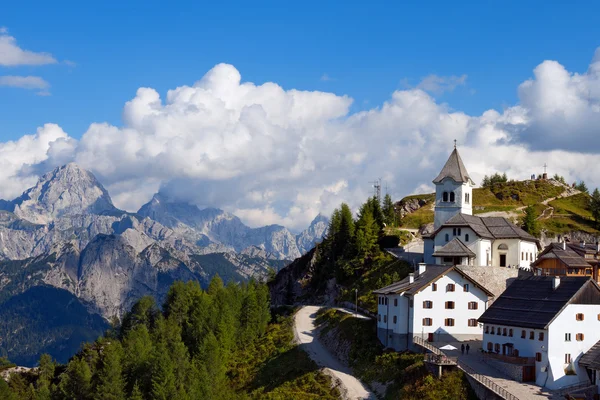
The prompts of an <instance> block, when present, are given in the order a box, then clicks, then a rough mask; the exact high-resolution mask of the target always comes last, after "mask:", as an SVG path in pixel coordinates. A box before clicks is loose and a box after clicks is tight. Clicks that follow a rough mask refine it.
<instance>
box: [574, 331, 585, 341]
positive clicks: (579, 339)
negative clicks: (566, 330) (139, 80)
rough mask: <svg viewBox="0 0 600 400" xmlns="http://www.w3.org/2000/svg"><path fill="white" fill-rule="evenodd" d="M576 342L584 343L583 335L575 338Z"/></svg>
mask: <svg viewBox="0 0 600 400" xmlns="http://www.w3.org/2000/svg"><path fill="white" fill-rule="evenodd" d="M575 340H577V341H578V342H583V333H578V334H577V335H576V336H575Z"/></svg>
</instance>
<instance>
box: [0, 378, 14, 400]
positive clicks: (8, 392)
mask: <svg viewBox="0 0 600 400" xmlns="http://www.w3.org/2000/svg"><path fill="white" fill-rule="evenodd" d="M0 399H6V400H17V399H18V398H17V395H16V394H15V393H14V392H13V391H12V389H11V388H10V387H9V386H8V383H6V381H5V380H4V379H2V378H0Z"/></svg>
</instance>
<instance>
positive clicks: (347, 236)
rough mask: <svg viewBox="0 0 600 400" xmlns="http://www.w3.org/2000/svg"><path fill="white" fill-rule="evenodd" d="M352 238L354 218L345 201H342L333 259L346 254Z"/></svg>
mask: <svg viewBox="0 0 600 400" xmlns="http://www.w3.org/2000/svg"><path fill="white" fill-rule="evenodd" d="M353 239H354V219H353V218H352V211H351V210H350V207H349V206H348V204H346V203H342V205H341V207H340V229H339V232H338V233H337V235H336V237H335V241H334V245H335V248H334V254H335V256H334V257H335V258H334V260H335V259H337V258H338V257H344V256H347V255H348V250H349V249H350V248H351V245H352V240H353Z"/></svg>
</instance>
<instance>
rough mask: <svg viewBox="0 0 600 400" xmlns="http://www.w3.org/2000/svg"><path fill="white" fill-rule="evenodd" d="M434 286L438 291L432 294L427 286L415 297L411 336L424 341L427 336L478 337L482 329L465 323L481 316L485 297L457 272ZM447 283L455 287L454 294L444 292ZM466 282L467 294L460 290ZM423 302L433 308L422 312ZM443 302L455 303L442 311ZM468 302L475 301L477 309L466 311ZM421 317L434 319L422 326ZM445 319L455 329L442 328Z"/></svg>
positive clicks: (443, 307) (430, 287)
mask: <svg viewBox="0 0 600 400" xmlns="http://www.w3.org/2000/svg"><path fill="white" fill-rule="evenodd" d="M435 283H437V291H435V292H434V291H432V286H431V284H429V285H428V286H427V287H426V288H425V289H423V290H422V291H420V292H419V293H417V294H416V295H415V296H414V297H415V299H414V305H413V308H412V312H413V315H414V318H412V325H411V329H410V331H411V333H412V334H413V335H421V334H422V335H423V336H424V338H425V339H427V336H428V334H429V333H440V332H442V333H447V334H450V335H481V333H482V328H481V327H480V326H479V324H477V326H475V327H469V326H468V320H469V319H471V318H474V319H477V318H479V317H480V316H481V314H483V312H484V311H485V309H486V304H487V300H488V297H487V295H486V294H485V293H484V292H483V291H482V290H481V289H479V288H477V287H476V286H475V285H474V284H473V283H472V282H470V281H469V280H467V279H465V278H463V277H462V276H461V275H460V274H459V273H457V272H456V271H452V272H450V273H448V274H447V275H445V276H443V277H441V278H440V279H438V280H437V281H436V282H435ZM449 283H454V284H455V291H454V292H446V285H447V284H449ZM465 283H467V284H469V292H464V291H463V284H465ZM425 300H430V301H432V302H433V308H431V309H424V308H423V301H425ZM446 301H453V302H454V309H453V310H447V309H446V308H445V305H446V304H445V303H446ZM471 301H475V302H477V304H478V307H477V310H469V307H468V303H469V302H471ZM423 318H431V319H432V320H433V321H432V322H433V324H432V326H423ZM446 318H454V326H452V327H448V326H444V320H445V319H446ZM436 340H437V339H436Z"/></svg>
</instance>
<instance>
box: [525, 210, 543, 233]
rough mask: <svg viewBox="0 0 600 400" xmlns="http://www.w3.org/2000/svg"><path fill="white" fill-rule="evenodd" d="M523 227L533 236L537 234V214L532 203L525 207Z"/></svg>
mask: <svg viewBox="0 0 600 400" xmlns="http://www.w3.org/2000/svg"><path fill="white" fill-rule="evenodd" d="M523 229H524V230H525V231H526V232H528V233H529V234H531V235H533V236H536V237H537V236H538V235H539V230H538V224H537V215H536V212H535V208H533V206H532V205H529V206H527V208H525V216H524V217H523Z"/></svg>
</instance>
